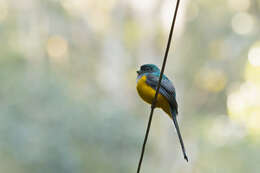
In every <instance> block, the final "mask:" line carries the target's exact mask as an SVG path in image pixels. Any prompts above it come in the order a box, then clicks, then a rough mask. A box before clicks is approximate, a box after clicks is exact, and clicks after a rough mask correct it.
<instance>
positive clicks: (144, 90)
mask: <svg viewBox="0 0 260 173" xmlns="http://www.w3.org/2000/svg"><path fill="white" fill-rule="evenodd" d="M136 72H137V78H136V83H137V85H136V89H137V92H138V94H139V96H140V97H141V98H142V99H143V100H144V101H145V102H147V103H148V104H152V103H153V99H154V96H155V93H156V89H157V85H158V82H159V77H160V69H159V68H158V67H157V66H156V65H154V64H144V65H142V66H141V67H140V69H139V70H138V71H136ZM155 108H161V109H162V110H163V111H164V112H166V113H167V115H168V116H169V117H170V118H171V119H172V120H173V123H174V125H175V128H176V131H177V134H178V137H179V141H180V144H181V148H182V152H183V156H184V159H185V160H186V161H187V162H188V157H187V154H186V151H185V146H184V143H183V140H182V136H181V133H180V129H179V125H178V121H177V115H178V103H177V101H176V91H175V88H174V85H173V84H172V82H171V81H170V80H169V79H168V78H167V76H166V75H162V80H161V84H160V88H159V93H158V96H157V101H156V104H155Z"/></svg>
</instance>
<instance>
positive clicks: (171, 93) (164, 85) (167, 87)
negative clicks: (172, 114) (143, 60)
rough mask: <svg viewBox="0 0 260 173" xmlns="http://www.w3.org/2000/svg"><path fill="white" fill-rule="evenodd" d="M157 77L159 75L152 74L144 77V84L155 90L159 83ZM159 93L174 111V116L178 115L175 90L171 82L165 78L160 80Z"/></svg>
mask: <svg viewBox="0 0 260 173" xmlns="http://www.w3.org/2000/svg"><path fill="white" fill-rule="evenodd" d="M159 75H160V74H154V73H150V74H147V75H146V83H147V84H148V85H149V86H151V87H152V88H153V89H155V90H156V87H157V84H158V82H159ZM159 93H160V94H162V95H163V96H164V97H165V98H166V99H167V100H168V102H169V103H170V105H171V106H172V107H173V109H174V110H176V114H178V104H177V101H176V92H175V88H174V86H173V84H172V83H171V81H170V80H169V79H167V77H163V78H162V81H161V86H160V89H159Z"/></svg>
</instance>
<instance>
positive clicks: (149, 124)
mask: <svg viewBox="0 0 260 173" xmlns="http://www.w3.org/2000/svg"><path fill="white" fill-rule="evenodd" d="M179 3H180V0H177V3H176V7H175V12H174V16H173V20H172V25H171V30H170V33H169V37H168V42H167V47H166V50H165V54H164V59H163V64H162V68H161V73H160V77H159V82H158V85H157V87H156V88H157V89H156V93H155V96H154V99H153V102H152V106H151V112H150V116H149V121H148V125H147V129H146V133H145V137H144V143H143V146H142V152H141V156H140V159H139V163H138V168H137V173H139V172H140V169H141V165H142V162H143V156H144V151H145V146H146V142H147V138H148V134H149V131H150V127H151V123H152V118H153V112H154V108H155V104H156V101H157V97H158V93H159V89H160V86H161V81H162V76H163V72H164V69H165V65H166V61H167V58H168V52H169V49H170V46H171V40H172V33H173V30H174V26H175V21H176V16H177V12H178V9H179Z"/></svg>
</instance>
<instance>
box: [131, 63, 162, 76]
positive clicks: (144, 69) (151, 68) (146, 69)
mask: <svg viewBox="0 0 260 173" xmlns="http://www.w3.org/2000/svg"><path fill="white" fill-rule="evenodd" d="M136 72H137V74H138V75H142V74H144V73H153V72H160V69H159V68H158V67H157V66H156V65H154V64H144V65H142V66H141V67H140V70H138V71H136Z"/></svg>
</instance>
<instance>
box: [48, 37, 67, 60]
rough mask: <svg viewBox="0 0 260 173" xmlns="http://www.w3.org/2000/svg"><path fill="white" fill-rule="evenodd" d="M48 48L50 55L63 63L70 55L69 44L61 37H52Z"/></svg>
mask: <svg viewBox="0 0 260 173" xmlns="http://www.w3.org/2000/svg"><path fill="white" fill-rule="evenodd" d="M46 46H47V47H46V49H47V52H48V55H49V56H50V57H52V59H53V60H55V61H63V60H64V57H65V56H66V55H67V54H68V42H67V40H65V39H64V38H63V37H61V36H51V37H50V38H49V39H48V41H47V45H46Z"/></svg>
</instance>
